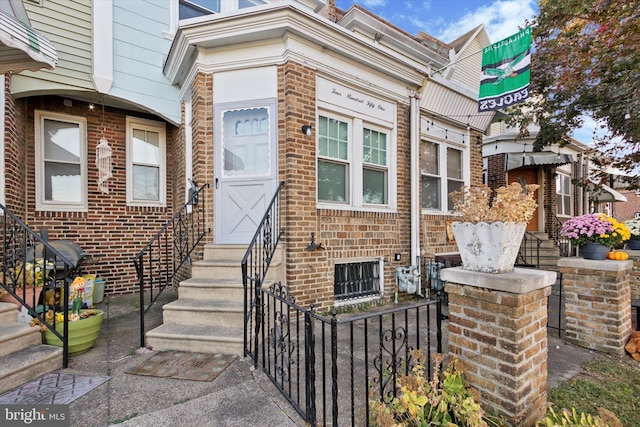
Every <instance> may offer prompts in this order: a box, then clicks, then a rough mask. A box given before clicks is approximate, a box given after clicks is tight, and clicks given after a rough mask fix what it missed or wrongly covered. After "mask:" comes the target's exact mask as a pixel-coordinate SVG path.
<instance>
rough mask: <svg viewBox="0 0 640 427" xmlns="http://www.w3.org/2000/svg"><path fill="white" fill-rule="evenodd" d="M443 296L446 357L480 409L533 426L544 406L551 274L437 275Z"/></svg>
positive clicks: (454, 270) (449, 270) (450, 271)
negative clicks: (459, 367) (461, 370)
mask: <svg viewBox="0 0 640 427" xmlns="http://www.w3.org/2000/svg"><path fill="white" fill-rule="evenodd" d="M441 276H442V279H443V280H444V281H445V282H446V283H445V291H446V292H447V293H448V296H449V353H451V354H455V355H456V356H457V357H458V358H459V359H460V361H462V362H463V363H464V365H465V367H466V369H467V372H466V373H465V374H464V378H465V381H466V382H467V384H468V385H469V386H470V387H472V388H475V389H477V390H478V391H479V392H480V399H481V403H482V405H483V406H484V407H485V408H488V409H489V408H490V409H492V410H493V411H496V412H501V413H503V414H505V415H506V416H507V417H508V423H509V425H512V426H519V427H520V426H533V425H535V422H536V420H538V419H540V418H542V417H543V416H544V415H545V413H546V409H547V407H546V405H547V297H548V296H549V295H550V294H551V285H553V283H554V282H555V280H556V273H555V272H551V271H542V270H529V269H521V268H516V269H515V270H514V271H513V272H511V273H504V274H491V273H480V272H474V271H467V270H463V269H462V268H461V267H456V268H447V269H444V270H442V273H441Z"/></svg>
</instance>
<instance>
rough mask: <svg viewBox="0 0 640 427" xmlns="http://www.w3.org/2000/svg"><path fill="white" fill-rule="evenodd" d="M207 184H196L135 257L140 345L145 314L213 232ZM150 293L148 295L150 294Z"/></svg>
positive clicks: (142, 341) (141, 343)
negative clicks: (209, 225) (209, 223)
mask: <svg viewBox="0 0 640 427" xmlns="http://www.w3.org/2000/svg"><path fill="white" fill-rule="evenodd" d="M205 188H209V184H204V185H203V186H202V187H200V188H197V186H195V185H194V187H193V189H192V192H191V195H190V197H189V201H188V202H187V203H186V204H185V205H184V206H182V207H181V208H180V210H178V211H177V212H176V213H175V214H174V215H173V216H172V217H171V219H170V220H169V221H167V223H166V224H165V225H164V227H162V229H161V230H160V231H159V232H158V233H157V234H156V235H155V236H154V237H153V238H152V239H151V241H150V242H149V243H147V245H146V246H145V247H144V249H142V250H141V251H140V252H139V253H138V254H137V255H136V257H135V258H134V260H133V264H134V265H135V267H136V274H137V276H138V286H139V289H140V345H141V346H142V347H144V345H145V337H144V334H145V326H144V316H145V314H146V313H147V311H149V309H150V308H151V307H152V306H153V304H154V303H155V302H156V301H157V299H158V297H160V295H161V294H162V292H163V291H164V290H165V289H166V288H167V287H168V286H173V284H174V280H175V279H176V275H177V274H178V272H179V271H180V269H181V268H182V267H183V266H184V265H185V264H186V263H187V262H189V261H190V259H191V258H190V257H191V253H192V252H193V250H194V249H195V248H196V247H197V246H198V244H199V243H200V241H201V240H202V239H203V238H204V236H205V235H206V234H207V233H208V232H209V231H210V230H209V229H208V228H207V227H206V225H205V203H204V197H202V195H203V193H204V190H205ZM147 293H148V294H147Z"/></svg>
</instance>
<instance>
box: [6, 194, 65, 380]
mask: <svg viewBox="0 0 640 427" xmlns="http://www.w3.org/2000/svg"><path fill="white" fill-rule="evenodd" d="M0 211H1V213H2V215H1V217H2V220H1V221H2V235H1V238H2V246H1V251H2V253H1V254H0V256H2V279H1V280H0V287H1V290H4V291H5V292H6V293H7V294H8V295H10V296H11V297H13V298H14V299H15V300H16V301H17V302H18V303H19V304H20V306H21V307H24V308H26V310H27V312H28V314H29V315H30V316H31V317H33V318H34V319H37V320H38V321H39V322H40V324H42V325H44V327H46V328H47V329H48V330H50V331H51V332H52V333H53V334H54V335H55V336H57V337H58V338H59V339H60V340H61V341H62V349H63V362H62V364H63V367H64V368H67V366H68V360H69V343H68V339H67V337H68V336H69V304H64V303H63V302H64V300H65V298H63V297H64V296H65V295H69V284H70V283H71V281H72V280H73V277H74V273H75V272H76V269H77V267H78V264H77V263H74V262H72V261H70V260H69V259H67V258H66V257H65V256H64V255H63V254H62V253H60V251H59V250H58V249H56V248H55V247H54V246H52V245H51V244H50V243H49V242H48V238H47V235H46V232H42V233H40V234H38V233H36V232H35V231H33V230H32V229H31V228H29V227H28V226H27V225H26V224H25V223H24V222H22V221H21V220H20V218H18V217H17V216H16V215H15V214H14V213H13V212H11V211H10V210H8V209H7V208H6V207H5V206H4V205H2V204H0ZM49 294H51V295H52V299H50V298H49V297H48V295H49ZM56 295H58V297H59V301H56ZM57 313H62V314H63V320H62V322H61V321H56V319H57V318H58V316H56V314H57ZM60 323H62V325H63V327H62V332H60V331H59V330H57V329H56V325H60ZM58 329H59V328H58Z"/></svg>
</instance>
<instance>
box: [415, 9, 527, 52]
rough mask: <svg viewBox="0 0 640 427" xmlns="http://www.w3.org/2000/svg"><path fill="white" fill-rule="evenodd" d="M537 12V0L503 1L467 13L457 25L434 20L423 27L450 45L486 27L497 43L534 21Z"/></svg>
mask: <svg viewBox="0 0 640 427" xmlns="http://www.w3.org/2000/svg"><path fill="white" fill-rule="evenodd" d="M536 10H537V9H536V2H535V0H499V1H496V2H494V3H492V4H490V5H488V6H481V7H479V8H478V9H476V10H473V11H469V12H467V13H466V14H465V15H464V16H463V17H462V18H461V19H459V20H458V21H456V22H444V21H443V20H434V21H428V22H424V23H422V24H420V27H422V28H425V29H426V32H427V33H428V34H431V35H432V36H434V37H437V38H438V39H440V40H442V41H445V42H450V41H452V40H455V39H456V38H457V37H459V36H461V35H462V34H464V33H466V32H467V31H469V30H471V29H473V28H475V27H477V26H478V25H480V24H484V25H485V28H486V30H487V33H488V34H489V37H490V39H491V42H494V43H495V42H497V41H500V40H502V39H504V38H507V37H509V36H510V35H512V34H514V33H516V32H518V27H519V26H523V24H524V22H525V20H526V19H529V20H530V19H531V18H532V17H533V16H534V15H535V13H536ZM414 23H416V22H415V20H414ZM416 25H418V24H417V23H416Z"/></svg>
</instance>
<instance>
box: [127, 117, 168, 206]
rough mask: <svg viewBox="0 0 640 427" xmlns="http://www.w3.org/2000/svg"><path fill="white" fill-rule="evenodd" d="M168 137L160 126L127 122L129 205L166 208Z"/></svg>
mask: <svg viewBox="0 0 640 427" xmlns="http://www.w3.org/2000/svg"><path fill="white" fill-rule="evenodd" d="M166 169H167V166H166V133H165V125H164V123H161V122H154V121H151V120H143V119H136V118H130V117H128V118H127V204H128V205H134V206H162V207H164V206H166V196H167V194H166V193H167V187H166V174H167V170H166Z"/></svg>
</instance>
